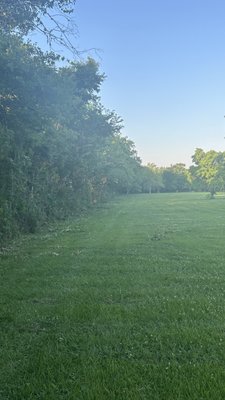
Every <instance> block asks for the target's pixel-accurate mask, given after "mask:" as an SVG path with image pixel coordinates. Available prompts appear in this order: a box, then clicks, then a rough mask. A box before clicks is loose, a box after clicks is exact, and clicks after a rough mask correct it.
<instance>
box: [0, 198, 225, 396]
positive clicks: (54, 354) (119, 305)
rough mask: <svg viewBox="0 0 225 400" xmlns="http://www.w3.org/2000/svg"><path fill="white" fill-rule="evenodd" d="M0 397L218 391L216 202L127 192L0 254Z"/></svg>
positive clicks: (224, 296) (222, 347)
mask: <svg viewBox="0 0 225 400" xmlns="http://www.w3.org/2000/svg"><path fill="white" fill-rule="evenodd" d="M0 264H1V266H0V274H1V276H0V278H1V281H0V329H1V331H0V346H1V347H0V370H1V373H0V399H1V400H28V399H29V400H36V399H41V400H62V399H63V400H103V399H104V400H139V399H140V400H142V399H146V400H170V399H171V400H177V399H180V400H183V399H190V400H201V399H202V400H207V399H208V400H214V399H215V400H220V399H221V400H222V399H224V398H225V200H224V199H216V200H207V198H206V196H205V195H203V194H159V195H152V196H149V195H138V196H129V197H127V198H121V199H119V200H116V201H114V202H112V203H110V204H109V205H105V206H104V208H102V209H100V210H96V211H94V212H93V213H92V214H91V215H90V216H89V217H83V218H81V219H80V220H75V221H73V222H71V223H67V224H64V225H62V226H61V227H60V228H59V229H58V230H57V231H53V232H50V233H48V234H46V235H43V234H42V235H36V236H28V237H26V238H24V239H23V240H21V241H20V242H17V244H16V246H15V247H14V249H12V250H11V251H9V252H6V253H5V254H2V255H1V259H0Z"/></svg>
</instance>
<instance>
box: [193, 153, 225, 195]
mask: <svg viewBox="0 0 225 400" xmlns="http://www.w3.org/2000/svg"><path fill="white" fill-rule="evenodd" d="M192 160H193V162H194V164H195V174H196V176H198V177H200V178H201V179H203V181H204V182H205V183H206V185H207V189H208V191H209V192H210V194H211V197H213V196H214V195H215V193H216V192H217V191H220V190H224V188H225V152H216V151H215V150H210V151H208V152H204V151H203V150H202V149H200V148H198V149H196V150H195V154H194V155H193V156H192Z"/></svg>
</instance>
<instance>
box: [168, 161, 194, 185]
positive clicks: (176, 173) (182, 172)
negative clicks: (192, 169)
mask: <svg viewBox="0 0 225 400" xmlns="http://www.w3.org/2000/svg"><path fill="white" fill-rule="evenodd" d="M162 178H163V183H164V191H165V192H186V191H188V190H190V189H191V177H190V174H189V171H188V169H186V167H185V164H182V163H178V164H175V165H171V166H170V167H167V168H162Z"/></svg>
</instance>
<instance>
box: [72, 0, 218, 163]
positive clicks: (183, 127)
mask: <svg viewBox="0 0 225 400" xmlns="http://www.w3.org/2000/svg"><path fill="white" fill-rule="evenodd" d="M75 20H76V23H77V27H78V30H79V37H78V38H77V43H76V45H77V46H79V48H80V49H88V48H92V47H94V48H98V49H100V50H101V51H100V52H99V56H97V60H98V61H99V63H100V68H101V70H102V71H104V72H105V73H106V75H107V79H106V81H105V83H104V84H103V87H102V102H103V104H104V106H105V107H106V108H109V109H114V110H115V111H116V112H117V113H118V114H119V115H120V116H121V117H122V118H123V120H124V125H125V127H124V129H123V134H124V135H126V136H128V137H129V138H130V139H132V140H133V141H134V142H135V144H136V148H137V151H138V154H139V155H140V157H141V158H142V160H143V163H144V164H145V163H147V162H154V163H156V164H157V165H160V166H161V165H163V166H165V165H170V164H173V163H176V162H184V163H186V164H187V165H189V164H190V163H191V155H192V154H193V153H194V150H195V148H196V147H201V148H203V149H204V150H209V149H212V148H213V149H215V150H225V139H224V136H225V118H224V114H225V1H224V0H139V1H134V0H107V1H106V0H77V4H76V12H75Z"/></svg>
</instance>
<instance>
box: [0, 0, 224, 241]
mask: <svg viewBox="0 0 225 400" xmlns="http://www.w3.org/2000/svg"><path fill="white" fill-rule="evenodd" d="M74 3H75V2H74V1H72V0H56V1H53V0H32V1H29V0H28V1H26V2H21V1H20V0H13V1H11V0H7V1H1V4H0V76H1V80H0V242H3V241H5V240H8V239H10V238H12V237H14V236H15V235H16V234H17V233H18V232H34V231H36V229H38V227H39V226H40V225H42V224H43V223H47V222H48V221H51V220H54V219H62V218H66V217H67V216H69V215H71V214H73V213H78V212H81V211H82V210H84V209H86V208H88V207H90V206H92V205H94V204H96V203H97V202H100V201H103V200H106V199H107V198H109V197H111V196H112V195H113V194H128V193H142V192H144V193H146V192H148V193H152V192H159V191H188V190H193V189H194V190H210V191H211V192H212V193H213V194H214V193H215V191H216V190H218V189H219V188H222V187H223V180H224V172H223V171H224V153H216V152H213V154H211V155H210V156H209V155H208V153H204V152H203V151H202V150H200V149H198V150H197V151H196V154H195V156H194V158H193V160H194V162H195V165H194V166H192V167H191V168H190V169H186V168H185V165H184V164H176V165H174V166H171V167H169V168H158V167H156V166H155V165H153V164H149V165H148V166H142V164H141V160H140V158H139V157H138V155H137V152H136V149H135V145H134V143H133V142H132V141H131V140H129V139H128V138H127V137H124V136H123V135H122V134H121V128H122V120H121V118H120V117H118V116H117V115H116V114H115V112H114V111H110V110H106V109H105V108H104V106H103V105H102V103H101V99H100V89H101V84H102V82H103V81H104V79H105V76H104V74H102V73H100V71H99V66H98V63H97V62H96V61H95V60H93V59H92V58H87V59H86V60H85V61H77V60H75V61H67V62H64V63H63V64H62V61H63V60H62V58H61V57H60V56H59V55H57V54H56V53H54V52H52V51H49V52H43V51H42V50H41V49H40V48H39V47H38V46H37V45H34V44H32V43H30V42H29V41H27V40H25V39H24V37H25V35H27V33H28V32H30V31H31V30H33V29H39V30H41V31H43V32H44V33H45V34H46V36H47V38H48V40H49V41H51V40H56V41H57V43H61V44H64V45H65V46H69V45H70V37H69V36H68V34H67V30H66V29H64V26H62V25H59V24H60V23H61V22H59V21H57V20H55V19H54V18H55V17H54V15H56V14H54V13H53V14H51V10H54V8H55V7H58V9H59V11H60V13H61V14H60V15H61V17H60V18H62V16H64V17H65V18H66V21H67V20H68V18H69V17H68V16H69V15H70V13H71V12H72V11H73V9H72V8H71V7H73V6H74ZM46 16H47V17H49V18H50V19H51V23H54V24H55V27H56V28H57V29H55V30H54V29H53V28H52V27H51V29H50V30H48V28H47V25H45V24H46V22H43V21H46ZM42 17H44V19H43V18H42ZM52 18H53V20H52ZM60 21H61V19H60ZM51 26H52V25H51ZM72 50H74V49H72ZM62 65H63V66H62ZM205 158H207V160H208V161H204V160H205ZM210 163H211V164H210ZM206 164H207V165H210V168H209V167H208V166H206Z"/></svg>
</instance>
